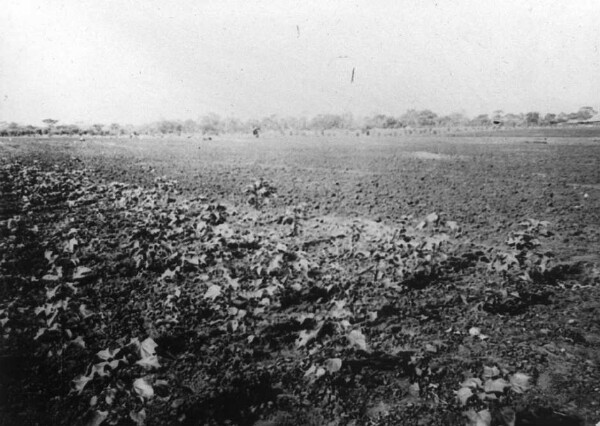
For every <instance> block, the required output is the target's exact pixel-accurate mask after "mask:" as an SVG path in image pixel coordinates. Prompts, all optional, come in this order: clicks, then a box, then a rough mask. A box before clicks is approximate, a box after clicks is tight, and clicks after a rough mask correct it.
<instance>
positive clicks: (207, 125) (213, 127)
mask: <svg viewBox="0 0 600 426" xmlns="http://www.w3.org/2000/svg"><path fill="white" fill-rule="evenodd" d="M200 130H201V131H202V133H203V134H207V133H210V134H219V133H220V132H221V131H222V130H223V129H222V123H221V117H219V116H218V115H217V114H215V113H212V112H211V113H209V114H207V115H205V116H202V117H200Z"/></svg>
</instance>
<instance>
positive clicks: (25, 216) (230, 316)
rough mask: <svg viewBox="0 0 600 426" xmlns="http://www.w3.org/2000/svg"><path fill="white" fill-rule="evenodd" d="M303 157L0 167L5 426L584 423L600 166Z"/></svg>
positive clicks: (138, 148) (341, 150)
mask: <svg viewBox="0 0 600 426" xmlns="http://www.w3.org/2000/svg"><path fill="white" fill-rule="evenodd" d="M375 138H376V137H375ZM375 138H374V139H375ZM320 139H321V138H320V137H315V139H314V141H308V142H307V141H306V139H299V140H298V143H297V144H283V145H278V143H279V142H278V141H277V140H274V139H272V140H268V139H264V140H263V139H258V140H254V139H249V140H252V141H253V144H252V145H249V144H247V141H241V142H240V141H236V140H223V141H220V143H219V144H214V143H212V141H200V142H196V143H192V142H189V141H182V140H173V141H170V142H169V143H168V144H166V143H165V140H164V139H160V140H159V139H156V140H151V139H149V140H143V141H139V140H131V141H128V142H127V143H119V144H114V145H108V144H107V141H104V140H96V141H92V142H90V143H86V144H78V143H77V144H73V143H72V142H71V141H70V140H68V139H63V140H61V139H60V138H52V139H50V140H46V139H44V140H39V141H36V140H25V139H23V140H20V141H18V143H14V142H13V143H12V144H10V145H9V144H2V145H0V158H2V160H1V168H0V189H1V191H0V205H1V206H2V208H1V209H0V285H1V287H0V331H1V337H0V339H1V340H0V341H1V342H2V344H1V345H0V348H1V349H0V357H1V359H2V371H1V374H2V380H0V386H1V390H2V393H3V401H2V410H1V411H2V414H0V416H3V417H4V418H5V420H4V421H5V423H7V424H35V422H38V423H46V424H56V425H61V424H64V425H72V424H86V425H109V424H114V425H123V424H138V425H143V424H147V425H165V424H174V425H176V424H240V425H252V424H257V425H300V424H315V425H316V424H339V425H347V424H371V425H379V424H382V425H383V424H390V425H391V424H403V425H417V424H433V425H436V424H437V425H464V424H468V425H481V426H484V425H488V426H489V425H496V424H497V425H510V424H515V422H516V424H539V425H541V424H551V421H555V422H558V421H561V422H563V423H562V424H578V422H580V423H585V424H595V423H594V422H597V420H598V419H600V408H598V406H597V405H596V404H595V403H596V401H597V400H598V397H599V396H600V395H599V393H598V384H597V383H598V382H599V380H600V375H599V373H598V369H597V365H598V363H599V362H600V357H599V353H600V351H599V350H598V349H599V347H600V328H599V327H598V326H597V318H596V317H597V311H598V309H599V308H600V304H599V302H598V300H600V293H599V292H600V285H599V284H600V269H599V264H600V258H598V254H597V252H596V251H595V249H594V248H595V247H597V246H598V244H599V243H600V216H599V215H600V213H599V212H600V205H599V203H600V198H599V196H598V194H597V192H594V191H596V189H594V188H595V187H594V186H593V185H597V183H598V179H600V176H599V175H598V169H597V168H596V167H595V162H593V161H590V160H593V159H598V157H599V156H600V147H599V146H598V145H597V143H596V142H593V140H587V141H583V142H585V143H583V142H582V141H579V142H577V143H576V142H575V141H573V140H564V139H561V140H557V141H551V143H550V144H547V145H533V144H524V143H523V141H522V140H520V139H516V140H514V141H508V142H507V141H506V140H505V139H498V140H497V139H493V138H488V139H485V140H484V141H482V140H478V141H477V142H474V141H473V140H472V139H467V138H465V140H460V139H458V138H453V139H447V140H444V141H437V140H428V139H427V138H420V139H416V140H408V141H407V140H405V141H404V142H400V141H389V139H385V138H379V139H375V140H376V141H377V142H378V143H375V144H372V145H367V146H365V145H361V144H358V143H356V142H355V141H356V136H354V135H350V136H348V137H347V138H345V139H341V138H339V139H335V138H332V139H331V140H330V141H329V143H328V144H323V143H321V141H320ZM301 141H302V143H300V142H301ZM386 141H388V142H386ZM108 143H110V140H109V141H108ZM198 143H200V144H201V145H200V147H201V149H200V154H198V146H197V144H198ZM567 144H568V145H567ZM107 146H110V150H107V149H106V147H107ZM233 148H235V149H233ZM275 148H277V149H275ZM425 154H430V155H425ZM517 154H518V155H517ZM254 176H262V178H260V179H258V180H254V179H252V177H254ZM565 176H569V178H570V179H571V180H572V183H573V184H577V185H587V186H585V187H583V189H584V190H585V194H584V192H583V189H582V187H574V186H572V185H569V184H570V183H571V182H565V180H564V177H565ZM561 179H562V180H561ZM248 182H253V183H252V184H251V185H250V186H248V187H247V188H246V186H247V184H248ZM275 187H276V190H275ZM244 189H245V190H244ZM275 193H277V197H276V198H274V197H272V196H273V195H274V194H275ZM584 195H585V196H584ZM267 200H269V201H270V202H269V203H268V204H267V203H266V201H267ZM248 204H250V205H248ZM256 209H258V210H259V211H256ZM526 422H529V423H526ZM559 424H560V423H559Z"/></svg>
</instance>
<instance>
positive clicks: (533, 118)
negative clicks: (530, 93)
mask: <svg viewBox="0 0 600 426" xmlns="http://www.w3.org/2000/svg"><path fill="white" fill-rule="evenodd" d="M525 122H526V123H527V125H528V126H537V125H538V124H540V113H539V112H536V111H531V112H528V113H527V114H525Z"/></svg>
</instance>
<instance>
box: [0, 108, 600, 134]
mask: <svg viewBox="0 0 600 426" xmlns="http://www.w3.org/2000/svg"><path fill="white" fill-rule="evenodd" d="M597 113H598V112H597V111H596V110H595V109H594V108H593V107H589V106H585V107H581V108H580V109H579V110H578V111H576V112H572V113H564V112H561V113H559V114H555V113H547V114H545V115H542V114H540V113H539V112H536V111H531V112H527V113H519V114H514V113H504V111H501V110H496V111H494V112H493V113H492V114H480V115H477V116H475V117H471V118H470V117H467V116H466V115H465V114H462V113H452V114H448V115H438V114H436V113H435V112H433V111H431V110H428V109H424V110H416V109H409V110H408V111H406V112H405V113H404V114H402V115H399V116H393V115H386V114H375V115H372V116H367V117H360V118H357V117H354V116H353V115H352V114H349V113H346V114H319V115H316V116H314V117H312V118H307V117H280V116H278V115H275V114H273V115H270V116H267V117H263V118H261V119H250V120H245V121H244V120H240V119H238V118H235V117H225V118H222V117H221V116H219V115H217V114H214V113H210V114H207V115H204V116H201V117H199V118H198V119H197V120H192V119H188V120H160V121H155V122H152V123H148V124H144V125H138V126H133V125H122V124H119V123H111V124H102V123H96V124H91V125H82V124H62V123H60V121H59V120H56V119H51V118H48V119H45V120H43V121H42V122H43V125H42V126H34V125H21V124H19V123H14V122H11V123H6V122H0V136H5V137H6V136H86V135H89V136H113V137H118V136H137V135H154V136H156V135H174V134H175V135H184V134H187V135H190V134H202V135H217V134H223V133H251V132H253V131H255V130H260V131H261V132H280V133H282V134H287V133H291V134H294V133H296V132H306V131H314V132H324V131H328V130H351V131H356V130H358V131H362V132H368V131H369V130H370V129H417V128H430V129H433V128H447V129H453V128H469V127H477V128H481V127H496V128H502V127H505V128H506V127H508V128H516V127H530V126H555V125H560V124H563V123H567V124H568V123H577V122H585V121H586V120H590V119H591V118H592V117H594V116H595V115H596V114H597Z"/></svg>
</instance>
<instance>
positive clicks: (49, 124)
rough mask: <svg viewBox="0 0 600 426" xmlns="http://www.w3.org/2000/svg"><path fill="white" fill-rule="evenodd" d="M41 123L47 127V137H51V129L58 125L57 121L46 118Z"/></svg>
mask: <svg viewBox="0 0 600 426" xmlns="http://www.w3.org/2000/svg"><path fill="white" fill-rule="evenodd" d="M42 123H44V124H46V125H47V126H48V135H49V136H51V135H52V129H53V128H54V125H55V124H56V123H58V120H54V119H52V118H46V119H44V120H42Z"/></svg>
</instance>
